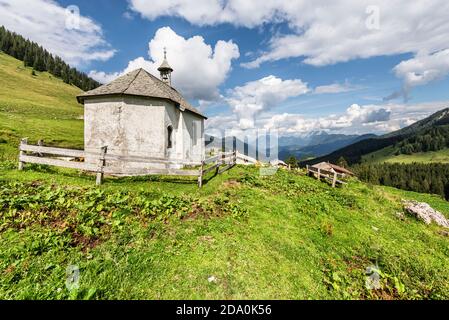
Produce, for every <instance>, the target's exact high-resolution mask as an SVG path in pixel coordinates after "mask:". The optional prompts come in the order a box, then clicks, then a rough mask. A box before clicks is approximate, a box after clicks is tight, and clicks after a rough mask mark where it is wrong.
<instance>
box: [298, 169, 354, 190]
mask: <svg viewBox="0 0 449 320" xmlns="http://www.w3.org/2000/svg"><path fill="white" fill-rule="evenodd" d="M306 168H307V174H308V175H310V176H316V178H317V179H318V180H321V178H324V179H326V180H328V181H330V182H331V183H332V187H333V188H335V186H336V185H337V183H338V184H346V182H344V181H342V180H339V179H342V178H343V177H344V175H343V174H341V173H337V172H334V171H328V170H324V169H320V168H316V167H313V166H309V165H307V167H306Z"/></svg>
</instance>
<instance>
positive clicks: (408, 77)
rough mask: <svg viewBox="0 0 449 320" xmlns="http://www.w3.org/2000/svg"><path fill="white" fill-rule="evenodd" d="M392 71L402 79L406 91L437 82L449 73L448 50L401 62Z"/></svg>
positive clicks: (421, 55)
mask: <svg viewBox="0 0 449 320" xmlns="http://www.w3.org/2000/svg"><path fill="white" fill-rule="evenodd" d="M393 70H394V72H395V74H396V76H397V77H398V78H401V79H403V81H404V86H405V88H407V89H408V88H411V87H415V86H420V85H425V84H427V83H429V82H431V81H434V80H439V79H441V78H444V77H445V76H446V75H447V74H448V73H449V49H446V50H441V51H438V52H435V53H433V54H425V53H423V54H419V55H417V56H415V57H414V58H413V59H409V60H406V61H402V62H401V63H399V64H398V65H397V66H396V67H394V69H393Z"/></svg>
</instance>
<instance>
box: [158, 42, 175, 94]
mask: <svg viewBox="0 0 449 320" xmlns="http://www.w3.org/2000/svg"><path fill="white" fill-rule="evenodd" d="M157 70H158V71H159V72H160V74H161V80H162V81H163V82H165V83H166V84H168V85H169V86H171V73H172V72H173V69H172V67H170V65H169V64H168V62H167V49H166V48H164V61H163V62H162V64H161V66H160V67H159V68H157Z"/></svg>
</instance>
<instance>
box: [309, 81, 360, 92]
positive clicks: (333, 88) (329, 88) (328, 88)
mask: <svg viewBox="0 0 449 320" xmlns="http://www.w3.org/2000/svg"><path fill="white" fill-rule="evenodd" d="M355 89H356V88H355V87H353V86H351V85H350V84H349V83H347V82H346V83H344V84H340V83H333V84H329V85H324V86H318V87H316V88H315V90H313V93H315V94H326V93H343V92H349V91H353V90H355Z"/></svg>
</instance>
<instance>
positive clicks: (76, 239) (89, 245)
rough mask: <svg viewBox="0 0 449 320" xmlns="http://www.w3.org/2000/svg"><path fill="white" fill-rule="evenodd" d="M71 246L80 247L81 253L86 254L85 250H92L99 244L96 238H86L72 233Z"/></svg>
mask: <svg viewBox="0 0 449 320" xmlns="http://www.w3.org/2000/svg"><path fill="white" fill-rule="evenodd" d="M72 239H73V240H72V244H73V246H75V247H78V246H80V247H81V251H83V252H86V251H87V249H93V248H95V247H96V246H98V245H99V244H100V239H99V238H96V237H87V236H85V235H82V234H79V233H77V232H74V233H72Z"/></svg>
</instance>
